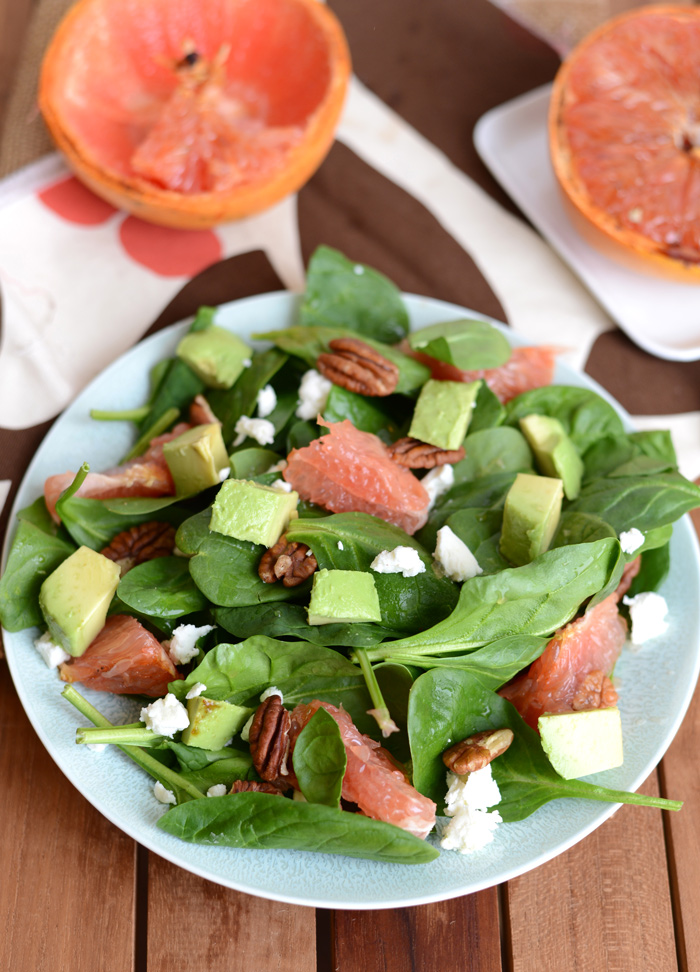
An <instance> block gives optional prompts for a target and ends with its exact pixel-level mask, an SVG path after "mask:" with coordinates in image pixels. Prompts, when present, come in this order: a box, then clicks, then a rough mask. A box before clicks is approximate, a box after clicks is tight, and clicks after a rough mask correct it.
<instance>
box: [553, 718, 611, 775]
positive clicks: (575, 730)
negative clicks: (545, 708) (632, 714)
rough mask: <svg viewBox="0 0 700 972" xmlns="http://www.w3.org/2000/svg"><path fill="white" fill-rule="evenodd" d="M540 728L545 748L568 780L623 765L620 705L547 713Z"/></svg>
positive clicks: (558, 769) (559, 771)
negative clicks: (608, 707) (618, 706)
mask: <svg viewBox="0 0 700 972" xmlns="http://www.w3.org/2000/svg"><path fill="white" fill-rule="evenodd" d="M537 727H538V729H539V731H540V739H541V740H542V748H543V749H544V751H545V753H546V754H547V757H548V759H549V761H550V763H551V764H552V766H553V767H554V769H555V770H556V771H557V773H558V774H559V775H560V776H563V777H564V779H565V780H576V779H578V778H579V777H580V776H588V775H589V774H590V773H599V772H600V771H601V770H606V769H612V768H613V767H614V766H622V762H623V756H622V724H621V722H620V710H619V709H617V708H614V707H613V708H611V709H590V710H588V711H583V712H557V713H545V714H544V715H541V716H540V717H539V719H538V720H537Z"/></svg>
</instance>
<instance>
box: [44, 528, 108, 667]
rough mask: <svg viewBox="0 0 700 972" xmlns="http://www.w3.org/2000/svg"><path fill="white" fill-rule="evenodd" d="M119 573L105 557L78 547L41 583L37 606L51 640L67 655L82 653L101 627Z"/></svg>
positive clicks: (105, 617) (86, 548)
mask: <svg viewBox="0 0 700 972" xmlns="http://www.w3.org/2000/svg"><path fill="white" fill-rule="evenodd" d="M119 574H120V571H119V567H118V566H117V564H115V563H113V562H112V561H111V560H109V558H107V557H103V556H102V554H99V553H96V552H95V551H94V550H91V549H90V548H89V547H79V548H78V549H77V550H76V551H75V553H72V554H71V555H70V557H67V558H66V560H64V561H63V563H62V564H61V565H60V566H59V567H57V568H56V570H54V572H53V573H52V574H49V576H48V577H47V578H46V580H45V581H44V583H43V584H42V585H41V590H40V592H39V606H40V607H41V610H42V612H43V614H44V618H45V619H46V624H47V625H48V628H49V632H50V634H51V639H52V640H53V641H54V642H55V643H56V644H57V645H60V646H61V648H63V650H64V651H67V652H68V654H69V655H73V656H75V657H78V655H82V654H83V652H84V651H85V649H86V648H87V646H88V645H89V644H90V642H91V641H92V640H93V639H94V638H95V637H96V636H97V635H98V634H99V632H100V631H101V630H102V628H103V627H104V624H105V621H106V619H107V610H108V608H109V605H110V603H111V601H112V598H113V597H114V593H115V591H116V589H117V585H118V584H119Z"/></svg>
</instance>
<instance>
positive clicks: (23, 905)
mask: <svg viewBox="0 0 700 972" xmlns="http://www.w3.org/2000/svg"><path fill="white" fill-rule="evenodd" d="M56 681H57V691H58V678H57V679H56ZM20 749H21V758H18V750H20ZM86 755H87V754H86ZM89 755H90V757H94V758H95V759H99V758H100V757H99V756H98V755H97V754H94V753H91V754H89ZM0 799H1V800H2V812H1V813H0V861H1V862H2V876H1V877H0V921H1V922H2V933H1V934H0V969H3V970H10V969H11V970H12V972H133V958H134V866H135V862H134V856H135V855H134V843H133V841H132V840H130V839H129V838H128V837H126V836H125V835H124V834H122V833H121V831H119V830H117V829H116V827H114V826H112V824H111V823H109V821H107V820H106V819H105V818H104V817H102V816H101V815H100V814H99V813H98V812H97V810H94V809H93V808H92V807H91V806H90V804H89V803H88V802H87V801H86V800H85V799H84V798H83V797H82V796H81V795H80V794H79V793H78V791H77V790H76V789H74V788H73V787H72V786H71V785H70V783H69V782H68V781H67V780H66V778H65V777H64V776H63V775H62V773H61V772H60V770H59V769H58V767H57V766H56V765H55V764H54V763H53V761H52V760H51V758H50V757H49V755H48V753H47V752H46V750H45V749H44V747H43V745H42V744H41V742H40V741H39V739H38V737H37V736H36V735H35V733H34V730H33V729H32V728H31V726H30V724H29V721H28V720H27V717H26V716H25V714H24V711H23V709H22V707H21V705H20V702H19V699H18V698H17V695H16V693H15V690H14V688H13V687H12V683H11V681H10V675H9V672H8V670H7V665H6V663H5V662H0Z"/></svg>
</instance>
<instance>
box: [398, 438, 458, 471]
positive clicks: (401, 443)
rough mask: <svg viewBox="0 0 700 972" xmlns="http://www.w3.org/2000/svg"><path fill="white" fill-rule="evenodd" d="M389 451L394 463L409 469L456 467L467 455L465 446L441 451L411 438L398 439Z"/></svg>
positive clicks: (436, 447)
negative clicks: (455, 464)
mask: <svg viewBox="0 0 700 972" xmlns="http://www.w3.org/2000/svg"><path fill="white" fill-rule="evenodd" d="M388 449H389V455H390V456H391V458H392V459H393V460H394V462H397V463H398V464H399V466H406V467H408V469H433V468H434V467H435V466H444V465H445V464H446V463H449V465H454V463H456V462H460V461H461V460H462V459H464V456H465V454H466V453H465V451H464V446H460V447H459V449H441V448H440V446H435V445H430V443H429V442H421V440H420V439H411V438H410V437H409V436H406V437H405V438H403V439H397V440H396V442H394V443H393V444H392V445H390V446H388Z"/></svg>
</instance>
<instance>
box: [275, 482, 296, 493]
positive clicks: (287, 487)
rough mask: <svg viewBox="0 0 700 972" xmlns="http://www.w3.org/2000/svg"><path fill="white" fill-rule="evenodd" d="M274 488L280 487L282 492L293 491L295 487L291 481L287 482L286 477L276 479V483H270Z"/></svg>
mask: <svg viewBox="0 0 700 972" xmlns="http://www.w3.org/2000/svg"><path fill="white" fill-rule="evenodd" d="M270 486H271V487H272V489H278V490H279V491H280V493H291V491H292V489H293V488H294V487H293V486H292V484H291V483H288V482H285V480H284V479H276V480H275V481H274V483H270Z"/></svg>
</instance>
